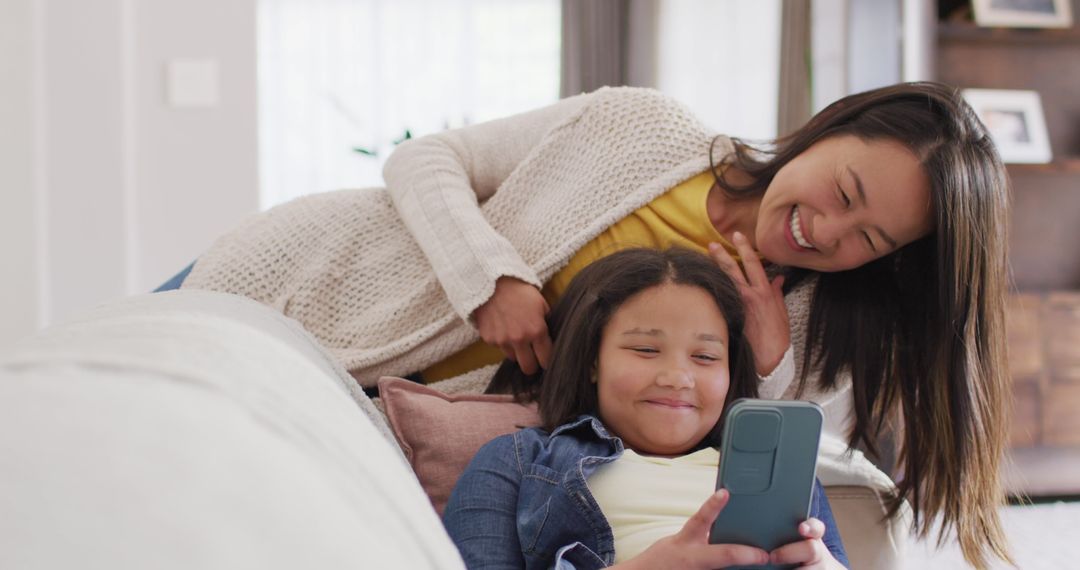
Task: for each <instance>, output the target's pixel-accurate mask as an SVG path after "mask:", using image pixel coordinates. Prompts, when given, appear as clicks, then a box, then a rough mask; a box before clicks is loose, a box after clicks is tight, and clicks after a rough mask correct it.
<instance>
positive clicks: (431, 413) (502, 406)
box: [379, 377, 540, 515]
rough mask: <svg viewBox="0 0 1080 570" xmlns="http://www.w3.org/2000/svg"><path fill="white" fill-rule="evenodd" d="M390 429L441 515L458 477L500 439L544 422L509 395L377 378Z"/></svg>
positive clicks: (533, 406) (530, 406) (529, 407)
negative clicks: (488, 445)
mask: <svg viewBox="0 0 1080 570" xmlns="http://www.w3.org/2000/svg"><path fill="white" fill-rule="evenodd" d="M379 396H380V397H381V399H382V401H383V406H384V407H385V409H386V417H387V419H388V420H389V422H390V429H391V430H393V432H394V436H395V437H397V440H398V443H399V444H400V445H401V449H402V451H403V452H404V453H405V457H406V458H407V459H408V460H409V464H410V465H412V468H413V471H415V472H416V476H417V478H418V479H419V480H420V485H421V486H423V488H424V491H425V492H427V495H428V498H430V499H431V504H432V505H434V506H435V510H436V511H437V512H438V513H439V514H440V515H441V514H442V511H443V508H444V507H446V502H447V500H449V499H450V492H451V491H453V490H454V485H455V484H456V483H457V480H458V477H460V476H461V473H462V472H463V471H465V467H467V466H468V465H469V461H471V460H472V458H473V456H474V455H476V452H477V451H478V450H479V449H480V448H481V447H483V445H484V444H485V443H487V442H489V441H491V440H492V439H495V438H496V437H498V436H500V435H503V434H507V433H512V432H515V431H518V430H519V429H521V428H524V427H532V426H536V425H539V424H540V417H539V415H537V412H536V405H535V404H528V405H525V404H519V403H516V402H514V400H513V397H511V396H509V395H488V394H459V395H455V396H449V395H446V394H444V393H442V392H439V391H438V390H435V389H432V388H430V387H428V386H424V385H422V384H417V383H416V382H412V381H410V380H405V379H403V378H390V377H387V378H382V379H380V380H379Z"/></svg>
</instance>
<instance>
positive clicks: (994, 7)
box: [972, 0, 1072, 28]
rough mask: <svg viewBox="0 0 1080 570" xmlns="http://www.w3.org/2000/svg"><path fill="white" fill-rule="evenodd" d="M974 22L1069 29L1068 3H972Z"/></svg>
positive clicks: (1027, 0)
mask: <svg viewBox="0 0 1080 570" xmlns="http://www.w3.org/2000/svg"><path fill="white" fill-rule="evenodd" d="M972 7H973V8H974V11H975V23H976V24H978V25H980V26H1001V27H1010V28H1068V27H1070V26H1072V6H1071V4H1070V1H1069V0H973V2H972Z"/></svg>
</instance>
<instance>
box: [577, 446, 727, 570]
mask: <svg viewBox="0 0 1080 570" xmlns="http://www.w3.org/2000/svg"><path fill="white" fill-rule="evenodd" d="M719 464H720V452H718V451H717V450H716V449H715V448H713V447H706V448H705V449H702V450H699V451H695V452H694V453H691V454H689V455H683V456H680V457H649V456H644V455H638V454H637V453H634V452H633V450H630V449H627V450H625V451H624V452H623V454H622V455H621V456H619V458H618V459H616V460H615V461H613V462H611V463H608V464H607V465H603V466H601V467H599V468H598V469H597V470H596V472H595V473H593V474H592V475H590V476H589V480H588V481H587V483H588V485H589V490H590V491H592V494H593V497H594V498H595V499H596V503H597V504H598V505H600V511H601V512H602V513H604V518H606V519H607V521H608V523H609V524H611V532H612V534H613V535H614V537H615V563H616V564H617V563H619V562H623V561H626V560H629V559H631V558H633V557H635V556H637V555H638V554H641V553H642V552H644V551H645V549H647V548H649V547H650V546H652V545H653V543H654V542H656V541H657V540H660V539H661V538H664V537H665V536H671V535H673V534H675V533H677V532H679V530H681V529H682V527H683V525H684V524H686V521H687V520H689V519H690V517H691V516H693V514H694V513H696V512H697V511H698V509H700V508H701V505H702V504H704V503H705V500H706V499H708V498H709V495H711V494H712V493H713V492H714V491H715V487H716V471H717V467H718V466H719Z"/></svg>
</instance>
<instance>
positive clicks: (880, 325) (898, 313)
mask: <svg viewBox="0 0 1080 570" xmlns="http://www.w3.org/2000/svg"><path fill="white" fill-rule="evenodd" d="M384 174H385V178H386V181H387V189H385V190H383V189H369V190H360V191H344V192H335V193H329V194H323V195H317V196H311V197H307V198H303V199H300V200H297V201H295V202H292V203H290V204H287V205H284V206H282V207H279V208H275V209H273V210H271V211H269V212H267V213H265V214H262V215H260V216H257V217H255V218H253V219H252V220H250V221H249V222H248V223H246V224H244V225H243V226H241V227H240V228H239V229H238V230H237V231H236V232H234V233H233V234H231V235H229V236H226V237H224V238H222V240H220V241H219V242H218V243H217V244H216V245H215V246H214V247H213V248H212V249H211V250H210V251H209V252H207V253H206V254H205V255H203V256H202V257H201V258H200V259H199V261H198V263H196V264H195V267H194V269H193V270H192V273H191V274H190V275H189V276H188V278H187V280H186V281H184V284H183V286H184V287H198V288H211V289H218V290H224V291H229V292H233V293H239V294H244V295H247V296H250V297H253V298H255V299H257V300H259V301H262V302H264V303H267V304H270V305H272V306H275V307H277V308H279V309H280V310H282V311H283V312H285V313H286V314H288V315H289V316H292V317H294V318H296V319H297V320H299V321H301V322H302V323H303V324H304V326H305V327H307V328H308V329H309V330H310V331H311V332H312V333H313V334H314V335H315V336H316V337H318V338H319V339H320V340H321V341H322V342H323V343H324V344H325V345H326V346H327V347H328V348H329V349H330V350H331V351H333V352H334V353H335V355H336V356H337V357H338V358H339V359H340V360H341V361H342V362H343V363H344V365H345V366H346V368H348V369H349V370H350V371H352V372H353V374H354V376H356V377H357V378H358V380H359V381H360V383H361V384H362V385H364V386H371V385H373V384H374V382H375V381H376V380H377V379H378V377H379V376H382V375H405V374H410V373H414V372H418V371H423V372H424V376H426V377H428V378H429V379H432V378H438V377H443V376H448V375H452V374H454V373H459V372H464V371H467V370H471V369H474V368H478V367H480V366H482V365H484V364H487V363H492V362H496V361H498V360H499V359H500V358H501V356H502V355H506V356H508V357H511V358H513V359H515V360H516V361H517V362H518V363H519V365H520V366H521V368H522V370H523V371H525V372H535V371H537V370H538V368H539V367H541V366H543V365H544V364H545V363H546V362H547V358H548V355H549V353H550V340H549V339H548V335H547V329H546V325H545V322H544V315H545V313H546V311H547V307H548V306H549V304H550V301H551V300H553V299H554V298H556V297H558V295H559V293H560V291H561V290H562V289H564V288H565V285H566V283H568V282H569V280H570V278H572V276H573V274H574V273H575V272H576V271H577V270H579V269H580V268H581V267H583V266H584V265H585V264H587V263H588V262H590V261H592V260H594V259H597V258H599V257H602V256H603V255H606V254H608V253H611V252H613V251H616V250H617V249H620V248H622V247H626V246H629V245H633V246H647V247H660V248H662V247H667V246H669V245H682V246H685V247H690V248H694V249H698V250H699V251H703V250H705V249H706V248H707V247H708V245H709V244H710V243H712V242H717V243H721V244H723V245H724V246H725V247H723V248H720V249H716V248H714V255H715V256H716V258H717V260H718V261H719V262H721V263H722V265H723V266H724V267H725V268H726V269H727V270H728V271H729V273H730V274H732V275H733V276H734V277H736V278H738V279H739V280H740V282H741V285H742V289H743V294H744V298H745V300H746V302H747V304H748V315H749V316H748V320H749V324H748V330H747V335H748V337H749V338H750V340H751V344H752V346H753V348H754V353H755V367H756V368H757V372H758V373H759V375H761V376H763V377H764V379H765V380H764V382H763V384H762V387H761V392H762V394H763V395H764V396H767V397H801V398H806V399H811V400H814V401H817V402H818V403H819V404H821V405H822V406H823V408H825V410H826V413H827V425H826V430H827V432H831V433H832V434H834V435H837V436H839V437H842V438H843V439H845V440H846V441H848V442H849V444H850V445H855V444H856V443H859V442H862V443H864V444H865V445H866V446H867V447H868V448H870V449H873V442H874V441H875V440H876V438H877V435H878V434H879V433H880V432H881V430H882V428H883V427H884V426H886V425H887V424H889V423H891V422H893V421H894V420H895V421H899V422H901V423H900V424H899V427H900V428H901V429H900V431H901V434H902V435H901V444H900V459H901V461H902V463H903V466H904V475H903V478H902V480H901V482H900V483H899V486H898V489H897V490H898V495H897V497H896V499H895V501H894V502H893V513H895V512H896V511H897V509H899V508H900V505H901V504H902V502H903V500H905V499H906V500H909V501H910V503H911V505H912V507H913V513H914V515H915V521H916V525H917V527H918V528H919V530H920V531H921V532H922V533H923V534H925V533H927V532H929V530H930V529H931V526H932V522H933V519H934V518H935V517H937V516H940V517H941V520H942V522H943V524H944V528H945V529H949V528H955V530H956V531H957V535H958V537H959V540H960V543H961V546H962V548H963V550H964V552H965V555H966V556H967V558H968V560H969V561H971V562H973V563H974V564H976V565H983V564H985V554H986V553H987V550H988V551H989V553H991V554H994V555H997V556H999V557H1007V554H1006V547H1005V540H1004V536H1003V534H1002V530H1001V526H1000V521H999V519H998V517H997V512H996V508H997V507H998V505H1000V504H1001V501H1002V490H1001V486H1000V482H999V478H998V466H999V464H1000V460H1001V455H1002V452H1003V449H1004V446H1005V442H1006V434H1007V432H1008V424H1007V421H1006V419H1007V417H1006V416H1007V404H1006V400H1005V397H1006V396H1005V395H1006V386H1007V377H1006V374H1007V372H1006V371H1007V367H1006V365H1005V362H1004V360H1005V346H1004V330H1003V322H1002V321H1003V314H1004V308H1003V307H1004V294H1005V288H1006V285H1005V283H1006V209H1007V202H1008V184H1007V178H1006V176H1005V173H1004V169H1003V167H1002V165H1001V162H1000V160H999V158H998V156H997V154H996V152H995V150H994V148H993V145H992V143H991V142H990V139H989V138H988V136H987V134H986V132H985V130H984V128H983V127H982V125H981V124H980V123H979V121H978V120H977V118H976V117H975V115H974V113H973V112H972V111H971V109H970V107H969V106H967V105H966V104H965V103H964V102H963V100H962V98H961V97H960V95H959V94H958V92H957V91H956V90H954V89H951V88H948V87H946V86H943V85H939V84H933V83H913V84H904V85H897V86H892V87H887V88H883V89H878V90H874V91H869V92H866V93H861V94H856V95H852V96H849V97H846V98H844V99H842V100H840V101H837V102H836V103H834V104H833V105H831V106H829V107H828V108H826V109H825V110H823V111H822V112H820V113H819V114H818V115H816V116H815V117H814V118H813V119H812V120H811V121H810V122H809V123H808V124H807V125H806V126H805V127H803V128H802V129H800V130H799V131H797V132H796V133H794V134H792V135H790V136H788V137H785V138H783V139H781V140H779V141H777V143H776V145H775V147H772V148H770V149H767V151H762V150H755V149H754V148H752V147H751V146H749V145H748V144H746V143H744V142H742V141H739V140H737V139H735V140H731V139H728V138H726V137H723V136H715V135H713V134H711V133H709V132H708V131H707V130H706V129H705V128H704V127H702V126H701V125H700V124H699V123H698V122H697V121H696V120H695V119H694V118H693V116H692V115H691V114H690V113H689V112H688V111H687V110H686V109H685V108H683V107H682V106H681V105H679V104H677V103H675V102H674V101H672V100H670V99H669V98H667V97H664V96H663V95H661V94H659V93H657V92H655V91H650V90H642V89H625V88H623V89H601V90H599V91H597V92H594V93H591V94H586V95H581V96H578V97H573V98H570V99H566V100H563V101H560V102H559V103H556V104H555V105H552V106H550V107H547V108H543V109H539V110H536V111H532V112H529V113H525V114H523V115H519V116H516V117H510V118H506V119H501V120H497V121H492V122H490V123H485V124H480V125H475V126H471V127H467V128H464V129H459V130H454V131H447V132H444V133H440V134H437V135H432V136H429V137H424V138H421V139H415V140H413V141H410V142H407V143H405V144H403V145H402V146H401V147H399V149H398V150H397V151H396V152H395V153H394V155H393V156H391V158H390V159H389V161H388V162H387V164H386V167H385V171H384ZM737 234H738V236H742V237H738V236H737ZM724 250H726V251H728V252H730V253H732V254H736V255H738V256H739V257H741V258H742V262H743V268H744V269H745V272H742V271H740V270H739V269H738V268H737V267H736V266H735V265H734V264H733V261H735V260H734V259H729V258H728V257H726V256H725V251H724ZM755 250H756V251H758V252H759V253H760V254H761V256H763V257H764V258H765V259H766V260H768V261H769V262H770V264H771V266H774V267H781V266H783V267H787V268H789V269H788V270H786V271H784V272H783V274H782V275H781V276H780V277H783V278H784V279H786V280H787V283H786V284H785V283H784V280H783V279H774V280H773V281H771V282H770V281H769V280H768V279H767V277H766V272H765V269H764V268H763V267H762V264H761V262H760V261H759V260H758V257H757V256H756V255H755V253H754V252H755ZM781 288H783V289H784V290H786V293H784V294H782V293H781ZM788 320H790V323H788ZM789 325H790V336H789V334H788V327H789ZM478 338H479V339H482V340H483V341H484V342H485V343H486V344H487V345H488V346H490V347H495V348H494V350H493V351H492V350H489V351H488V352H487V353H485V348H484V346H483V345H478V344H472V343H475V342H476V341H477V340H478ZM492 352H494V354H492ZM795 377H798V378H799V381H798V382H793V381H792V379H793V378H795Z"/></svg>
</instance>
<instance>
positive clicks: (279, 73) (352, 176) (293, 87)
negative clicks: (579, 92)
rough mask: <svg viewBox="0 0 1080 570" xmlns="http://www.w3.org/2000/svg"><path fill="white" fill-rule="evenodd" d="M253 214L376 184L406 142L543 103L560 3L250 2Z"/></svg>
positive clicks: (553, 72) (555, 64) (555, 88)
mask: <svg viewBox="0 0 1080 570" xmlns="http://www.w3.org/2000/svg"><path fill="white" fill-rule="evenodd" d="M258 10H259V14H258V15H259V31H258V34H259V37H258V41H259V45H258V50H259V163H260V166H259V174H260V179H261V180H260V184H261V191H260V194H261V206H262V207H263V208H268V207H270V206H273V205H275V204H278V203H281V202H284V201H287V200H290V199H292V198H295V197H298V196H302V195H304V194H310V193H314V192H324V191H328V190H335V189H341V188H358V187H364V186H376V185H381V184H382V173H381V171H382V163H383V161H385V159H386V157H387V156H388V155H389V154H390V152H391V151H392V150H393V147H394V144H395V143H396V142H400V141H401V140H402V139H403V138H404V137H405V136H406V132H408V133H409V134H410V135H411V136H420V135H423V134H427V133H431V132H436V131H440V130H443V129H446V128H451V127H457V126H461V125H464V124H469V123H474V122H479V121H485V120H488V119H492V118H495V117H500V116H505V115H509V114H513V113H516V112H520V111H524V110H527V109H531V108H535V107H540V106H543V105H546V104H549V103H552V102H554V101H556V100H557V99H558V96H559V49H560V40H559V38H560V8H559V0H259V4H258Z"/></svg>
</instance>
